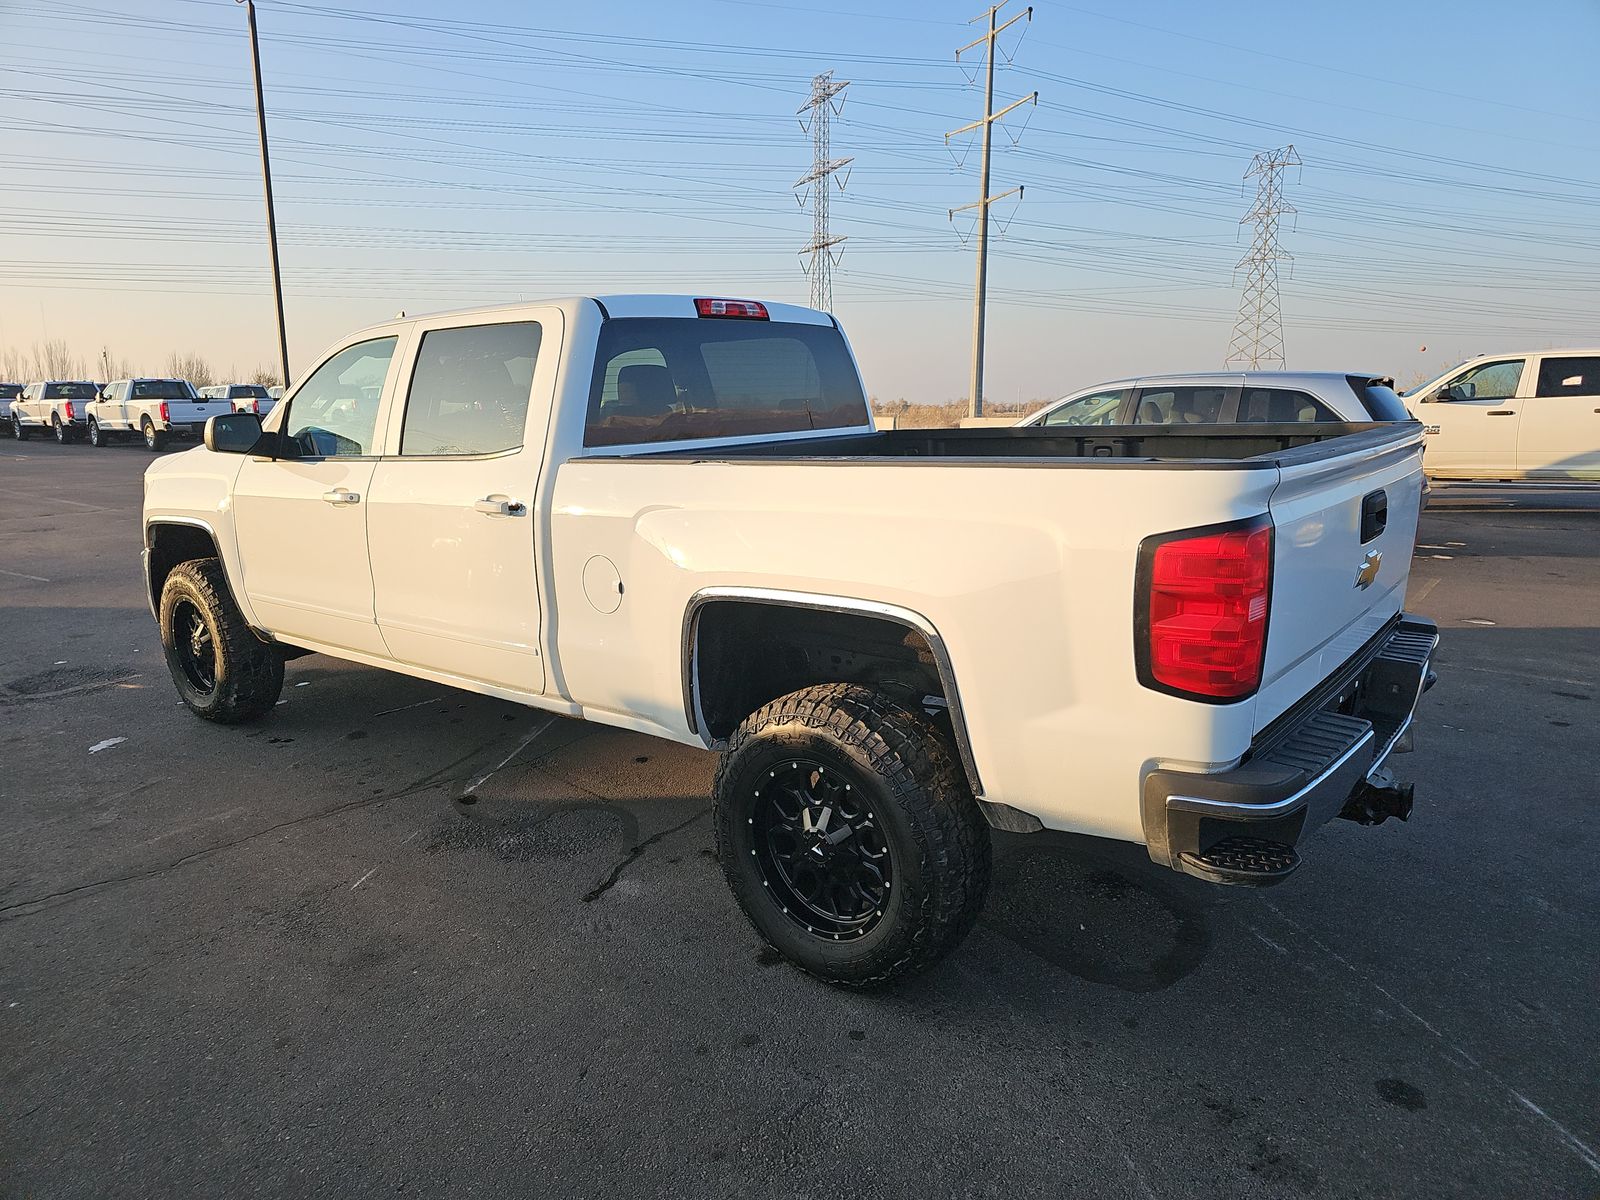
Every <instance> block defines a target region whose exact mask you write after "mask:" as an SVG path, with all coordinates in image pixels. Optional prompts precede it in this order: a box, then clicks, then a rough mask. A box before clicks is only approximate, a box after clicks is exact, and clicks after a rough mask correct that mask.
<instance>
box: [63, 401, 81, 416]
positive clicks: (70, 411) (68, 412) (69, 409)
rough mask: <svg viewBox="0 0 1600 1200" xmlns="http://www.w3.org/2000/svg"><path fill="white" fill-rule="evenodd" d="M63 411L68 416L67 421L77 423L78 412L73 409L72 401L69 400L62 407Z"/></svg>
mask: <svg viewBox="0 0 1600 1200" xmlns="http://www.w3.org/2000/svg"><path fill="white" fill-rule="evenodd" d="M61 411H62V412H64V413H65V414H66V416H67V420H69V421H76V420H77V419H78V410H77V409H75V408H73V407H72V401H71V400H68V401H67V402H66V403H65V404H63V405H62V406H61Z"/></svg>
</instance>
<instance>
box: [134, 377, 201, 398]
mask: <svg viewBox="0 0 1600 1200" xmlns="http://www.w3.org/2000/svg"><path fill="white" fill-rule="evenodd" d="M133 398H134V399H135V400H187V399H189V385H188V384H187V383H185V382H184V381H183V380H181V379H135V380H134V381H133Z"/></svg>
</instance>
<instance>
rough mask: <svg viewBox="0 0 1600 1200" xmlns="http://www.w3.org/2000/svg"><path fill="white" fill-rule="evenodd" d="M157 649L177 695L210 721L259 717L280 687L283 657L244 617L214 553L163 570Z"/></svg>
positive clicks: (231, 722)
mask: <svg viewBox="0 0 1600 1200" xmlns="http://www.w3.org/2000/svg"><path fill="white" fill-rule="evenodd" d="M161 649H162V651H163V652H164V653H165V655H166V659H167V669H168V670H169V671H170V672H171V673H172V682H173V683H174V684H175V685H176V686H177V689H178V695H179V696H181V697H182V698H183V702H184V703H185V704H187V705H188V706H189V711H190V712H192V713H194V714H195V716H197V717H201V718H204V719H205V720H207V721H217V722H219V723H221V724H224V725H237V724H240V723H242V722H245V721H253V720H256V719H257V718H258V717H262V716H265V715H266V714H267V713H269V712H271V711H272V706H273V705H275V704H276V703H277V702H278V695H279V693H280V692H282V691H283V659H282V658H281V657H280V656H279V654H278V652H277V650H276V649H275V648H274V647H272V646H271V645H269V644H268V643H266V642H264V641H262V640H261V639H260V638H258V637H257V636H256V635H255V632H254V631H253V630H252V629H251V628H250V626H249V625H247V624H246V623H245V619H244V614H243V613H241V612H240V611H239V607H238V605H236V604H235V603H234V602H233V596H232V594H231V593H230V592H229V591H228V581H227V578H226V576H225V575H224V574H223V572H222V564H221V563H220V562H219V561H218V560H217V559H214V558H196V559H191V560H190V561H189V562H184V563H179V564H178V565H177V566H176V567H174V568H173V569H172V574H170V575H168V576H167V581H166V583H165V584H164V585H163V586H162V588H161Z"/></svg>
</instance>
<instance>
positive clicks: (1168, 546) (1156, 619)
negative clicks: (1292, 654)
mask: <svg viewBox="0 0 1600 1200" xmlns="http://www.w3.org/2000/svg"><path fill="white" fill-rule="evenodd" d="M1136 589H1137V590H1136V598H1135V603H1134V637H1135V649H1136V652H1137V655H1138V666H1139V682H1141V683H1143V684H1144V685H1145V686H1146V687H1153V688H1156V689H1157V690H1159V691H1164V692H1175V693H1177V694H1180V695H1184V696H1189V697H1193V698H1196V699H1204V700H1242V699H1243V698H1244V697H1246V696H1249V695H1252V694H1253V693H1254V692H1255V690H1256V689H1257V688H1258V687H1260V686H1261V663H1262V659H1263V658H1264V657H1265V655H1266V649H1267V609H1268V604H1269V601H1270V599H1271V594H1272V522H1271V520H1269V519H1268V518H1267V517H1264V516H1263V517H1258V518H1256V519H1254V520H1251V521H1247V522H1243V523H1240V524H1234V525H1224V526H1213V527H1211V528H1206V529H1187V530H1183V531H1181V532H1178V533H1170V534H1163V535H1162V536H1160V537H1154V538H1146V539H1145V540H1144V542H1143V543H1142V544H1141V545H1140V547H1139V571H1138V582H1137V584H1136Z"/></svg>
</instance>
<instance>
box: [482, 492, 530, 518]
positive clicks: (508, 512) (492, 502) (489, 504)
mask: <svg viewBox="0 0 1600 1200" xmlns="http://www.w3.org/2000/svg"><path fill="white" fill-rule="evenodd" d="M472 507H473V508H474V509H475V510H476V511H478V512H481V513H483V514H484V515H486V516H490V517H520V516H521V515H522V514H523V513H524V512H526V511H527V508H526V506H525V505H524V504H523V503H522V501H521V500H512V499H510V498H509V497H506V496H485V497H484V498H483V499H482V500H474V501H473V502H472Z"/></svg>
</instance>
